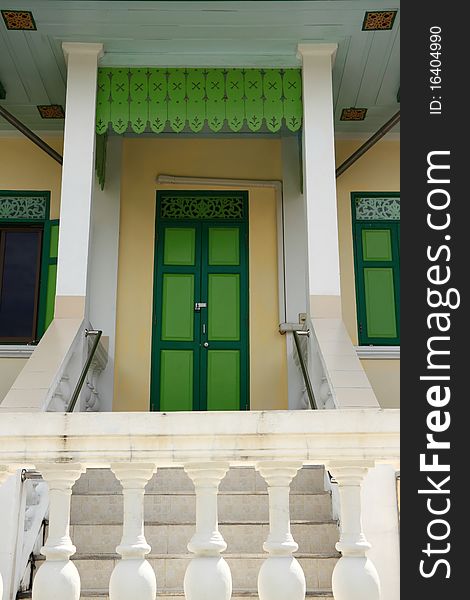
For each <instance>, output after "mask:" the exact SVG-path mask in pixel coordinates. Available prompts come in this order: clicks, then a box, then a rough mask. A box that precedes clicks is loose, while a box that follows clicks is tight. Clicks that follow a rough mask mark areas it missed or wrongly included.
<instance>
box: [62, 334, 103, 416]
mask: <svg viewBox="0 0 470 600" xmlns="http://www.w3.org/2000/svg"><path fill="white" fill-rule="evenodd" d="M102 334H103V332H102V331H101V329H85V337H88V336H89V335H94V336H95V340H94V342H93V346H92V347H91V350H90V353H89V354H88V358H87V359H86V362H85V364H84V365H83V369H82V372H81V373H80V377H79V378H78V381H77V385H76V386H75V389H74V390H73V394H72V397H71V398H70V403H69V405H68V407H67V410H66V411H65V412H73V409H74V408H75V404H76V403H77V400H78V396H79V395H80V392H81V391H82V387H83V383H84V381H85V378H86V375H87V373H88V369H89V368H90V365H91V361H92V360H93V357H94V356H95V352H96V349H97V348H98V344H99V341H100V338H101V335H102Z"/></svg>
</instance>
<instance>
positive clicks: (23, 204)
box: [0, 194, 47, 221]
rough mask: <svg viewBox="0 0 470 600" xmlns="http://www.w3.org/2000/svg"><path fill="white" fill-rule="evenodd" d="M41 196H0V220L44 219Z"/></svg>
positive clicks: (43, 205)
mask: <svg viewBox="0 0 470 600" xmlns="http://www.w3.org/2000/svg"><path fill="white" fill-rule="evenodd" d="M46 208H47V202H46V198H45V197H43V196H6V195H5V196H3V195H1V194H0V220H12V221H13V220H28V221H32V220H37V221H44V220H45V218H46Z"/></svg>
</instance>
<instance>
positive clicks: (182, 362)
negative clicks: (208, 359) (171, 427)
mask: <svg viewBox="0 0 470 600" xmlns="http://www.w3.org/2000/svg"><path fill="white" fill-rule="evenodd" d="M160 358H161V360H160V364H161V376H160V410H161V411H173V410H192V409H193V399H194V398H193V396H194V394H193V387H194V386H193V364H194V356H193V351H192V350H162V351H161V357H160Z"/></svg>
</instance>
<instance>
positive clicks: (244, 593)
mask: <svg viewBox="0 0 470 600" xmlns="http://www.w3.org/2000/svg"><path fill="white" fill-rule="evenodd" d="M306 596H307V598H313V599H316V598H318V599H321V600H330V599H331V600H333V594H332V592H331V590H317V591H315V592H307V595H306ZM18 598H31V592H23V593H21V594H20V595H18ZM157 598H158V600H184V592H182V591H178V590H166V591H160V590H157ZM247 598H248V599H250V598H252V599H253V600H257V599H258V594H257V592H253V591H250V590H233V593H232V598H231V600H246V599H247ZM80 600H109V595H108V591H107V590H82V593H81V594H80Z"/></svg>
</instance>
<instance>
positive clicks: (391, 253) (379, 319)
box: [351, 192, 400, 345]
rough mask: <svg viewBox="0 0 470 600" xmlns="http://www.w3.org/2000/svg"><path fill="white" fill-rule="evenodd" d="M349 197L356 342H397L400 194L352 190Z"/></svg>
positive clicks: (391, 343) (379, 343)
mask: <svg viewBox="0 0 470 600" xmlns="http://www.w3.org/2000/svg"><path fill="white" fill-rule="evenodd" d="M351 199H352V226H353V246H354V266H355V280H356V304H357V322H358V340H359V344H361V345H399V344H400V221H399V209H400V204H399V194H398V193H370V192H363V193H362V192H355V193H352V194H351ZM374 215H376V216H379V217H380V218H375V219H374V218H373V216H374ZM397 217H398V218H397Z"/></svg>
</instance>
